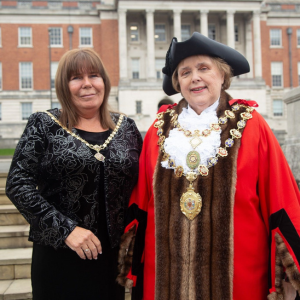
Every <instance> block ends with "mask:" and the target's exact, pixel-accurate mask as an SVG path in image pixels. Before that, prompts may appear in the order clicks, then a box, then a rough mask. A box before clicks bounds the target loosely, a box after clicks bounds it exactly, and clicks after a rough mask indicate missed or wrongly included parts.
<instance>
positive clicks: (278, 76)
mask: <svg viewBox="0 0 300 300" xmlns="http://www.w3.org/2000/svg"><path fill="white" fill-rule="evenodd" d="M271 74H272V86H273V87H282V62H272V63H271Z"/></svg>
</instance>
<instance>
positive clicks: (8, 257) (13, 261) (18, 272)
mask: <svg viewBox="0 0 300 300" xmlns="http://www.w3.org/2000/svg"><path fill="white" fill-rule="evenodd" d="M31 256H32V248H19V249H1V250H0V280H14V279H27V278H30V276H31V274H30V265H31Z"/></svg>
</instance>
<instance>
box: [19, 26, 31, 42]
mask: <svg viewBox="0 0 300 300" xmlns="http://www.w3.org/2000/svg"><path fill="white" fill-rule="evenodd" d="M31 45H32V32H31V27H20V28H19V46H31Z"/></svg>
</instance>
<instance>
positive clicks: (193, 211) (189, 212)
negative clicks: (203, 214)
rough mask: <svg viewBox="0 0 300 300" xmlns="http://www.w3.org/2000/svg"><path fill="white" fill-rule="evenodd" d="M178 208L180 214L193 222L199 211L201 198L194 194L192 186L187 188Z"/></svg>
mask: <svg viewBox="0 0 300 300" xmlns="http://www.w3.org/2000/svg"><path fill="white" fill-rule="evenodd" d="M180 208H181V211H182V213H183V214H184V215H185V216H186V217H187V218H188V219H189V220H194V219H195V218H196V217H197V216H198V214H199V213H200V211H201V208H202V198H201V196H200V195H199V194H198V193H195V192H194V188H193V186H192V184H190V186H189V187H188V188H187V192H186V193H183V194H182V196H181V198H180Z"/></svg>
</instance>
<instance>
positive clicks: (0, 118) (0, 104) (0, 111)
mask: <svg viewBox="0 0 300 300" xmlns="http://www.w3.org/2000/svg"><path fill="white" fill-rule="evenodd" d="M1 120H2V103H0V121H1Z"/></svg>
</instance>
